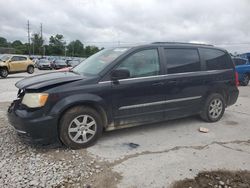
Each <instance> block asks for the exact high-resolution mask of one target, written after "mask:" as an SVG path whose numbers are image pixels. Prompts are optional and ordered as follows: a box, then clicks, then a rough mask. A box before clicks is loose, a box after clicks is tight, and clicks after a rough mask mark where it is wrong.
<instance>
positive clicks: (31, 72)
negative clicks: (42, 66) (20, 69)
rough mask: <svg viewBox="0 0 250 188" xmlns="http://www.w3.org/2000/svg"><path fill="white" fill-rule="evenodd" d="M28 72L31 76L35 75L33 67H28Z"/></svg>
mask: <svg viewBox="0 0 250 188" xmlns="http://www.w3.org/2000/svg"><path fill="white" fill-rule="evenodd" d="M27 72H28V73H29V74H33V73H34V67H33V66H28V68H27Z"/></svg>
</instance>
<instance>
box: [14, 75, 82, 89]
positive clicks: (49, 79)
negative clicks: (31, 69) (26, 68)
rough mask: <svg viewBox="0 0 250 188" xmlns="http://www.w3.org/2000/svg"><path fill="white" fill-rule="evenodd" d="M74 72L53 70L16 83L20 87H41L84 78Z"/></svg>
mask: <svg viewBox="0 0 250 188" xmlns="http://www.w3.org/2000/svg"><path fill="white" fill-rule="evenodd" d="M84 78H85V77H84V76H82V75H78V74H76V73H73V72H52V73H45V74H40V75H36V76H31V77H28V78H24V79H22V80H20V81H18V82H17V83H16V87H17V88H19V89H40V88H43V87H47V86H51V85H54V84H62V83H67V82H72V81H77V80H81V79H84Z"/></svg>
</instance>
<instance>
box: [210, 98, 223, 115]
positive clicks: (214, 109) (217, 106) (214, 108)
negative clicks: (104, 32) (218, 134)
mask: <svg viewBox="0 0 250 188" xmlns="http://www.w3.org/2000/svg"><path fill="white" fill-rule="evenodd" d="M222 105H223V103H222V101H221V99H219V98H216V99H213V100H212V101H211V103H210V105H209V115H210V117H211V118H213V119H216V118H218V117H219V116H220V115H221V113H222V110H223V106H222Z"/></svg>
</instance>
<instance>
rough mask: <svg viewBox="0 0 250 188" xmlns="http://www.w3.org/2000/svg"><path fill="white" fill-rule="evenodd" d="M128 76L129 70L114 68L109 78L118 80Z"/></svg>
mask: <svg viewBox="0 0 250 188" xmlns="http://www.w3.org/2000/svg"><path fill="white" fill-rule="evenodd" d="M129 77H130V72H129V70H128V69H116V70H113V71H112V73H111V80H120V79H126V78H129Z"/></svg>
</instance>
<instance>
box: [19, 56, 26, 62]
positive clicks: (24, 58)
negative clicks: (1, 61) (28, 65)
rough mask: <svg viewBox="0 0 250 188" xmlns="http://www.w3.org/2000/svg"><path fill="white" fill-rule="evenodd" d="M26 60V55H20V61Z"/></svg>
mask: <svg viewBox="0 0 250 188" xmlns="http://www.w3.org/2000/svg"><path fill="white" fill-rule="evenodd" d="M25 60H27V58H26V57H21V56H19V61H25Z"/></svg>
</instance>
